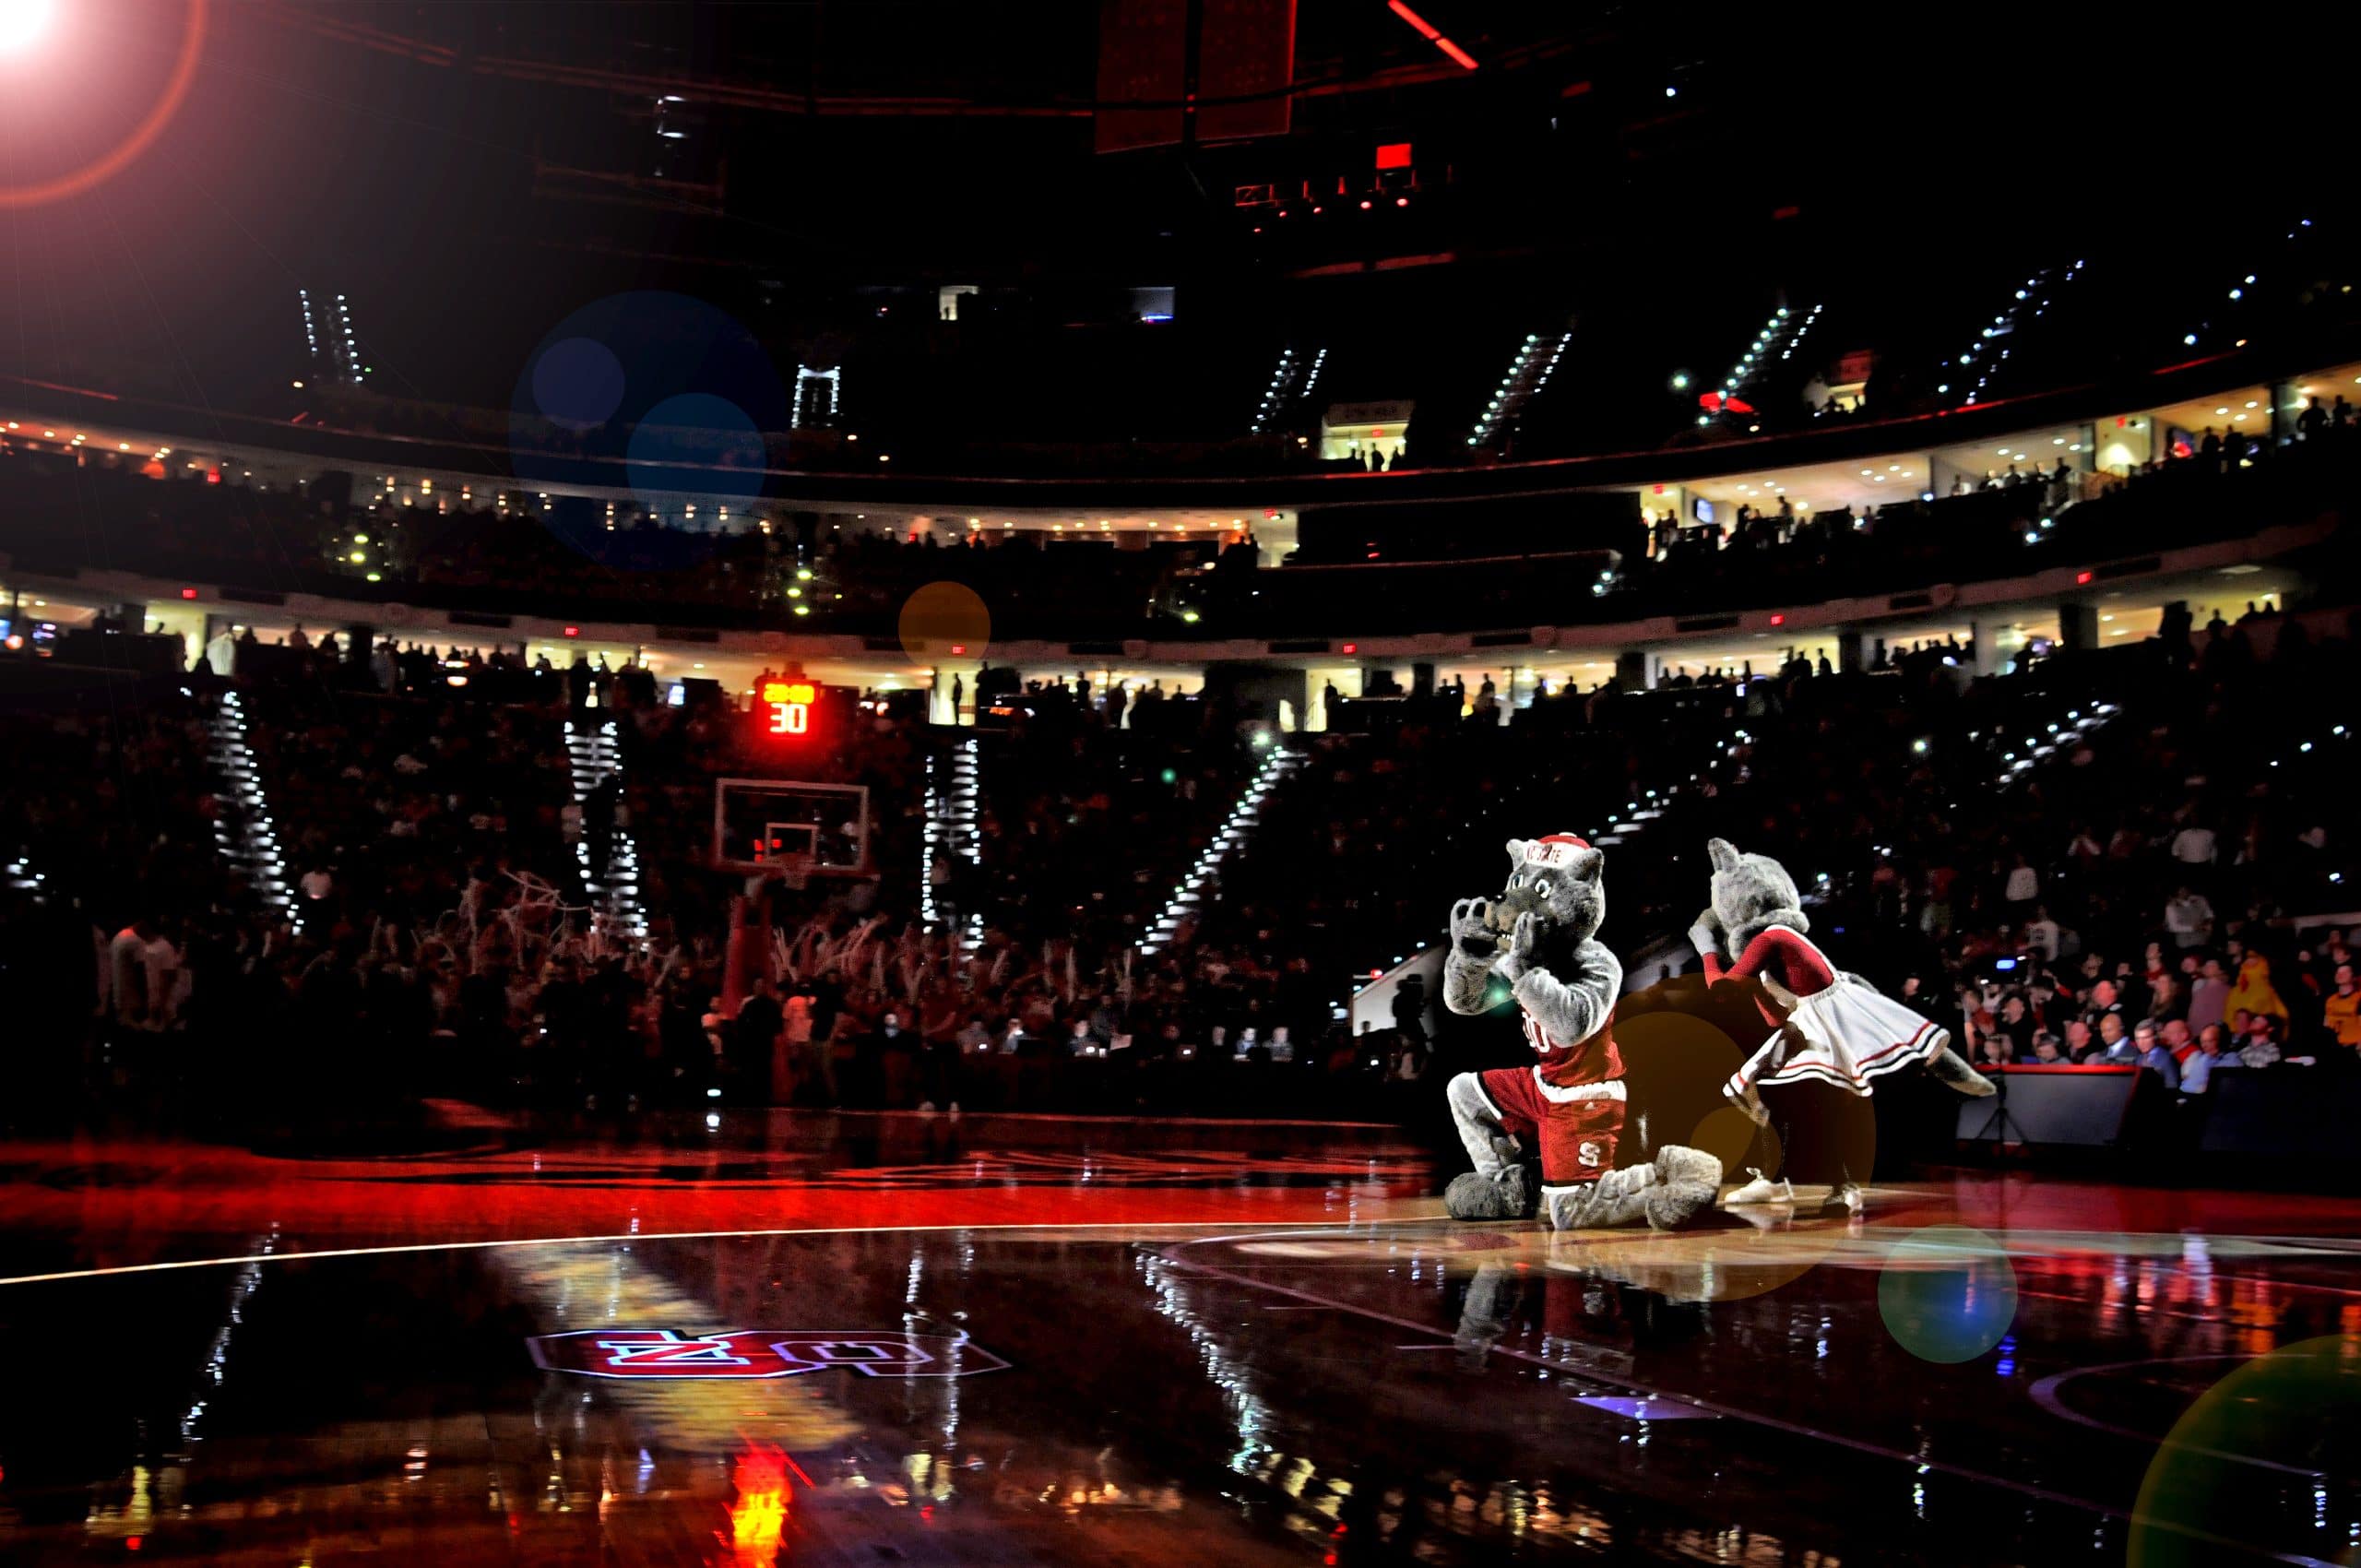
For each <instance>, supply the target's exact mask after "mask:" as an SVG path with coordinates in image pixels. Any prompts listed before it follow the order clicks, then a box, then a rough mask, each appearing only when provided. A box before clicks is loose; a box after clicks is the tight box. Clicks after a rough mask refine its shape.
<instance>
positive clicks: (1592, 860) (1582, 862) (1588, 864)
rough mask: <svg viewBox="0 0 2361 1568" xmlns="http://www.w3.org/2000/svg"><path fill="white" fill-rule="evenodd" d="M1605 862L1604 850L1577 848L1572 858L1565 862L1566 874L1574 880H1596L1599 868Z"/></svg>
mask: <svg viewBox="0 0 2361 1568" xmlns="http://www.w3.org/2000/svg"><path fill="white" fill-rule="evenodd" d="M1606 864H1607V856H1606V854H1605V852H1604V851H1601V850H1598V849H1578V850H1576V851H1575V852H1574V858H1573V859H1572V861H1568V862H1567V865H1566V874H1567V875H1568V876H1570V877H1572V878H1573V880H1575V881H1576V882H1596V881H1597V880H1598V873H1599V870H1600V868H1602V867H1603V866H1605V865H1606Z"/></svg>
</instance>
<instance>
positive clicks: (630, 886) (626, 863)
mask: <svg viewBox="0 0 2361 1568" xmlns="http://www.w3.org/2000/svg"><path fill="white" fill-rule="evenodd" d="M565 754H566V757H567V760H568V761H569V762H570V763H571V764H572V765H573V771H574V800H575V804H576V805H579V804H581V803H582V802H584V801H586V800H587V799H588V798H589V794H590V791H591V790H595V789H597V788H598V787H599V783H600V782H601V781H602V780H604V779H606V778H610V777H612V778H615V779H616V780H617V781H618V783H620V782H621V780H622V778H623V749H622V747H621V745H619V744H618V743H617V741H616V739H615V721H614V720H613V719H607V720H605V721H604V722H603V723H601V724H600V725H599V727H598V728H597V729H595V730H593V729H589V728H587V723H576V722H575V720H574V719H567V720H566V721H565ZM585 829H586V831H585V835H584V837H582V838H581V839H579V840H577V841H576V842H575V846H574V858H575V861H576V862H577V864H578V866H579V869H580V871H581V874H582V885H583V888H584V889H585V890H586V891H587V893H588V894H589V895H590V897H591V899H592V901H593V902H595V903H598V904H600V905H602V906H603V907H604V908H605V909H607V910H608V911H609V912H610V913H611V914H612V915H613V916H614V917H615V919H616V920H617V921H620V922H621V923H622V925H623V929H624V930H625V931H628V932H631V934H632V935H634V936H635V937H645V936H647V911H646V910H644V909H641V908H640V903H639V845H638V844H637V842H636V841H635V840H634V838H633V837H632V835H631V830H630V829H629V828H627V827H623V826H620V825H619V826H616V828H615V830H614V842H613V844H612V845H611V847H610V848H609V850H608V854H607V877H606V880H605V882H603V883H601V882H600V881H599V880H598V879H597V878H595V877H593V876H592V875H591V874H590V843H589V838H588V834H587V824H586V825H585Z"/></svg>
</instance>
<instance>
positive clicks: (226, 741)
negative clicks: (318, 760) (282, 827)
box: [209, 692, 292, 912]
mask: <svg viewBox="0 0 2361 1568" xmlns="http://www.w3.org/2000/svg"><path fill="white" fill-rule="evenodd" d="M212 731H213V747H212V752H211V754H210V756H209V760H210V761H211V763H212V764H213V768H214V771H215V772H216V773H218V774H219V775H220V776H221V779H222V782H223V783H224V784H225V785H226V786H227V789H226V790H225V791H224V793H225V795H226V797H227V799H228V801H229V802H230V804H231V810H230V812H229V813H228V814H224V815H223V816H220V817H218V818H216V819H215V821H214V824H213V847H214V849H216V850H217V851H218V852H219V854H220V856H221V858H222V859H223V860H225V861H229V862H230V863H231V865H233V866H236V867H238V868H239V869H240V870H241V871H243V873H245V875H246V880H247V882H248V883H249V884H250V885H252V886H253V888H254V889H255V893H256V895H257V896H259V897H261V899H262V901H263V902H264V903H265V904H266V905H268V906H269V907H270V908H271V909H278V910H280V911H282V912H284V911H285V910H286V909H288V908H289V907H290V905H291V902H292V900H291V896H290V894H289V892H288V886H287V861H286V857H285V855H284V854H283V853H282V852H281V850H280V848H279V827H278V825H277V824H276V823H275V822H274V821H272V819H271V814H270V802H269V801H268V800H267V798H266V796H265V794H264V791H263V782H262V767H261V765H260V764H259V763H258V762H257V761H256V760H255V749H254V745H253V743H252V742H249V741H248V739H247V738H246V709H245V701H244V698H243V695H241V694H239V693H237V692H224V693H222V694H221V706H220V707H217V708H215V709H214V710H213V724H212Z"/></svg>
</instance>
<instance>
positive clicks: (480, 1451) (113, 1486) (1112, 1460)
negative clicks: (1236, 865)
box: [0, 1113, 2361, 1564]
mask: <svg viewBox="0 0 2361 1568" xmlns="http://www.w3.org/2000/svg"><path fill="white" fill-rule="evenodd" d="M443 1142H444V1146H443V1147H441V1148H439V1149H437V1150H435V1151H433V1152H423V1153H421V1152H412V1153H400V1154H393V1155H383V1156H376V1157H342V1156H333V1155H320V1156H315V1157H313V1158H269V1157H266V1156H262V1155H256V1154H251V1153H246V1152H243V1151H240V1150H236V1149H225V1148H221V1147H218V1146H198V1145H194V1144H187V1145H178V1146H174V1145H170V1144H161V1145H160V1144H156V1143H152V1142H150V1143H143V1144H139V1145H132V1144H129V1143H124V1144H115V1143H112V1142H110V1141H108V1140H106V1139H104V1138H83V1139H78V1140H76V1141H74V1142H72V1143H59V1144H54V1145H50V1144H37V1143H27V1144H18V1145H12V1146H6V1147H5V1148H0V1159H5V1160H6V1163H7V1165H8V1167H9V1168H10V1174H11V1185H10V1187H9V1193H10V1200H11V1201H10V1204H9V1206H8V1211H7V1214H6V1219H5V1221H0V1224H5V1227H6V1230H5V1233H6V1252H5V1256H6V1259H7V1266H6V1269H5V1274H6V1278H5V1279H0V1328H5V1329H6V1332H7V1335H8V1337H9V1342H10V1343H11V1344H12V1345H14V1346H15V1347H17V1348H18V1372H17V1374H16V1376H15V1377H14V1378H13V1379H12V1383H11V1388H10V1397H9V1398H8V1399H7V1400H6V1402H5V1404H0V1539H5V1540H6V1541H7V1542H8V1543H9V1545H10V1547H11V1549H12V1551H13V1552H14V1553H15V1555H17V1556H18V1557H19V1558H21V1559H23V1560H28V1561H44V1562H51V1561H84V1560H105V1561H121V1560H123V1558H124V1556H125V1553H127V1552H133V1551H136V1552H139V1553H141V1554H142V1556H143V1558H152V1557H162V1558H168V1559H175V1560H195V1559H197V1558H204V1559H206V1560H208V1561H222V1562H257V1563H260V1562H271V1563H290V1562H309V1563H314V1564H326V1563H330V1562H360V1561H364V1560H366V1561H373V1562H374V1561H391V1560H395V1559H396V1558H400V1559H404V1560H409V1559H415V1558H418V1557H422V1556H426V1555H429V1554H432V1555H433V1556H435V1557H436V1558H438V1559H439V1560H441V1561H443V1562H447V1563H451V1564H471V1563H478V1562H504V1563H506V1562H593V1561H603V1562H665V1563H671V1562H697V1563H713V1562H735V1563H756V1562H761V1563H768V1562H822V1563H856V1562H858V1563H864V1564H866V1563H877V1562H936V1563H997V1562H1012V1563H1013V1562H1026V1563H1032V1562H1190V1563H1205V1562H1224V1563H1228V1562H1275V1563H1276V1562H1286V1563H1303V1562H1318V1563H1351V1562H1437V1563H1477V1562H1497V1561H1500V1560H1501V1559H1502V1558H1503V1557H1504V1556H1512V1555H1513V1556H1520V1557H1522V1556H1531V1557H1543V1556H1560V1555H1562V1556H1566V1557H1569V1558H1592V1559H1598V1558H1606V1559H1608V1560H1636V1561H1659V1560H1661V1561H1682V1562H1747V1563H1797V1564H1801V1563H1831V1562H1872V1561H1876V1562H1904V1561H1915V1562H1946V1563H1949V1562H1961V1563H1965V1562H1995V1563H1999V1562H2065V1561H2076V1562H2081V1561H2088V1562H2124V1561H2127V1560H2128V1561H2132V1562H2235V1561H2264V1562H2270V1561H2276V1562H2349V1561H2352V1555H2351V1554H2352V1553H2353V1551H2354V1550H2355V1541H2356V1539H2361V1498H2356V1497H2355V1489H2354V1486H2353V1482H2352V1478H2353V1476H2354V1474H2355V1470H2354V1467H2353V1466H2352V1465H2351V1464H2350V1463H2349V1462H2348V1461H2349V1460H2350V1457H2351V1455H2352V1446H2351V1445H2352V1443H2353V1441H2354V1437H2355V1431H2356V1425H2355V1404H2356V1401H2355V1394H2354V1390H2355V1384H2356V1380H2357V1379H2361V1372H2356V1369H2355V1367H2354V1366H2353V1365H2352V1364H2351V1361H2350V1357H2349V1354H2346V1353H2343V1352H2339V1353H2335V1354H2331V1355H2330V1356H2328V1357H2327V1358H2326V1359H2322V1358H2321V1356H2320V1355H2319V1352H2317V1351H2307V1350H2305V1349H2303V1348H2301V1347H2304V1346H2305V1345H2306V1344H2307V1342H2310V1341H2316V1340H2319V1338H2321V1337H2322V1336H2331V1335H2339V1334H2343V1335H2349V1334H2351V1333H2353V1332H2354V1331H2355V1328H2356V1327H2361V1244H2356V1243H2355V1242H2353V1241H2349V1240H2346V1239H2345V1238H2347V1237H2349V1236H2351V1235H2352V1233H2353V1232H2354V1230H2355V1220H2356V1218H2361V1205H2356V1204H2355V1203H2353V1202H2349V1201H2343V1200H2331V1199H2321V1198H2314V1197H2294V1196H2273V1195H2267V1194H2189V1193H2177V1192H2165V1191H2155V1190H2132V1189H2126V1188H2120V1187H2115V1186H2106V1185H2097V1184H2078V1183H2073V1182H2064V1181H2059V1180H2056V1179H2049V1178H2043V1177H2038V1176H2029V1175H2019V1174H2011V1175H2006V1176H1996V1175H1988V1174H1966V1175H1961V1176H1958V1177H1955V1178H1952V1179H1949V1180H1943V1181H1938V1182H1931V1183H1924V1184H1916V1185H1912V1186H1908V1187H1882V1188H1879V1189H1876V1190H1875V1191H1874V1192H1873V1193H1872V1194H1871V1202H1870V1206H1869V1213H1868V1217H1867V1220H1866V1222H1865V1223H1862V1224H1858V1225H1849V1226H1848V1225H1847V1224H1846V1223H1845V1221H1844V1220H1843V1219H1841V1218H1821V1216H1820V1215H1819V1214H1818V1212H1817V1210H1816V1209H1812V1208H1806V1209H1803V1210H1800V1211H1798V1212H1796V1213H1793V1214H1790V1213H1786V1212H1784V1211H1783V1212H1777V1213H1771V1214H1758V1215H1757V1216H1755V1217H1754V1218H1753V1219H1751V1220H1748V1219H1741V1218H1737V1217H1733V1216H1724V1217H1721V1218H1719V1219H1717V1220H1716V1221H1715V1222H1714V1224H1712V1225H1710V1226H1708V1227H1706V1228H1704V1229H1697V1230H1693V1231H1686V1232H1681V1233H1678V1234H1670V1235H1657V1234H1654V1233H1651V1232H1648V1231H1645V1230H1637V1231H1599V1232H1588V1233H1576V1234H1566V1235H1552V1234H1550V1233H1548V1232H1547V1231H1545V1230H1542V1229H1537V1228H1536V1227H1534V1226H1531V1225H1524V1224H1505V1225H1473V1226H1457V1225H1453V1224H1452V1223H1450V1222H1449V1221H1446V1220H1443V1219H1442V1218H1440V1217H1439V1213H1438V1208H1437V1205H1436V1203H1435V1202H1434V1200H1432V1199H1430V1198H1428V1197H1425V1196H1423V1195H1421V1194H1424V1193H1426V1192H1428V1191H1430V1190H1431V1184H1432V1182H1431V1178H1432V1172H1431V1170H1430V1166H1429V1163H1428V1158H1427V1156H1426V1154H1425V1153H1424V1152H1423V1151H1422V1150H1420V1149H1418V1148H1416V1147H1413V1146H1408V1145H1406V1144H1405V1143H1404V1142H1403V1141H1402V1138H1401V1134H1399V1133H1397V1132H1395V1131H1394V1130H1392V1129H1386V1128H1379V1127H1351V1126H1344V1127H1338V1126H1316V1125H1312V1124H1308V1123H1266V1124H1253V1123H1214V1122H1206V1123H1188V1122H1166V1121H1159V1122H1157V1123H1139V1122H1131V1121H1121V1120H1109V1121H1104V1122H1094V1121H1090V1120H1087V1119H1074V1118H1032V1117H1002V1118H993V1117H973V1116H970V1117H967V1118H963V1119H954V1118H950V1117H926V1116H918V1115H912V1114H899V1113H895V1114H878V1115H833V1116H816V1115H815V1116H796V1115H789V1114H784V1113H777V1114H770V1115H755V1116H753V1117H750V1118H746V1119H730V1118H725V1119H724V1123H723V1125H722V1126H721V1127H720V1128H719V1129H718V1130H708V1129H706V1127H705V1126H704V1125H703V1124H702V1118H698V1119H694V1120H693V1121H682V1122H681V1123H661V1122H654V1121H651V1122H647V1123H640V1124H637V1125H635V1126H632V1127H630V1128H628V1129H623V1128H618V1127H612V1126H610V1127H607V1128H603V1129H599V1130H588V1129H575V1130H572V1131H549V1130H542V1131H533V1130H528V1129H522V1128H516V1127H509V1126H503V1125H498V1124H491V1123H485V1124H481V1125H474V1126H468V1125H459V1126H455V1127H452V1128H450V1129H448V1130H447V1134H446V1136H445V1139H444V1140H443ZM1975 1236H1980V1237H1981V1238H1984V1239H1985V1240H1983V1241H1975V1240H1962V1238H1964V1237H1968V1238H1972V1237H1975ZM2240 1412H2247V1413H2248V1415H2247V1417H2246V1425H2245V1426H2244V1427H2241V1426H2240V1419H2241V1417H2240ZM2257 1412H2260V1414H2261V1415H2265V1416H2267V1417H2268V1420H2267V1421H2264V1422H2262V1423H2261V1425H2260V1426H2257V1425H2256V1417H2255V1413H2257ZM2258 1431H2260V1432H2262V1433H2264V1435H2262V1436H2260V1437H2258V1436H2257V1435H2256V1434H2257V1432H2258ZM2233 1538H2235V1540H2236V1543H2237V1544H2235V1545H2234V1544H2233ZM387 1554H393V1555H392V1556H388V1555H387Z"/></svg>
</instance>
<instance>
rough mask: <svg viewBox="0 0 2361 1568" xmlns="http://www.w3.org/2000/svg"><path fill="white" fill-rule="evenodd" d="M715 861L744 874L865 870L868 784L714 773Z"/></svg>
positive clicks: (830, 873) (853, 873)
mask: <svg viewBox="0 0 2361 1568" xmlns="http://www.w3.org/2000/svg"><path fill="white" fill-rule="evenodd" d="M713 863H714V864H715V865H716V866H718V867H719V868H721V869H722V870H725V871H740V872H744V873H747V874H748V875H767V874H774V873H787V872H789V871H796V872H801V873H808V874H812V875H817V876H859V875H862V874H864V873H866V872H867V871H868V869H869V790H868V787H867V786H866V785H860V784H815V783H807V782H804V781H802V780H800V779H791V778H717V779H715V780H714V785H713Z"/></svg>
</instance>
